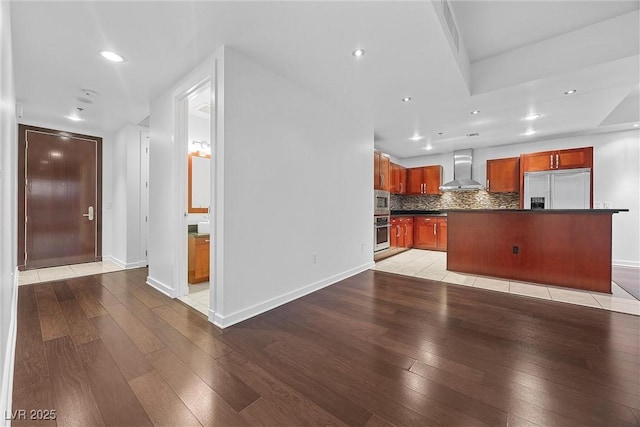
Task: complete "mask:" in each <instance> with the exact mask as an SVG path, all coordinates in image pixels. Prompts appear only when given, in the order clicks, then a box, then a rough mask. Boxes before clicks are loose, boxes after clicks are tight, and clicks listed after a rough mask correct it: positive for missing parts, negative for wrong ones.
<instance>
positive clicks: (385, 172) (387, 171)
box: [380, 153, 391, 191]
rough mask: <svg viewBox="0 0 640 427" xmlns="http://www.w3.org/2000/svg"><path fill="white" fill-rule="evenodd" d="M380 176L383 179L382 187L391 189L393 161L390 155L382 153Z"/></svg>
mask: <svg viewBox="0 0 640 427" xmlns="http://www.w3.org/2000/svg"><path fill="white" fill-rule="evenodd" d="M380 178H381V180H382V182H381V184H380V188H381V189H382V190H387V191H390V190H391V161H390V160H389V157H387V156H386V155H384V154H382V153H380Z"/></svg>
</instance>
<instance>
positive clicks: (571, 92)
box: [564, 89, 577, 95]
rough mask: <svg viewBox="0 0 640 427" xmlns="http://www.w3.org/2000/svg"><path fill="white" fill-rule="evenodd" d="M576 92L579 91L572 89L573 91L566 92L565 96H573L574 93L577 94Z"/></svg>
mask: <svg viewBox="0 0 640 427" xmlns="http://www.w3.org/2000/svg"><path fill="white" fill-rule="evenodd" d="M576 92H577V90H576V89H571V90H568V91H566V92H565V93H564V94H565V95H573V94H574V93H576Z"/></svg>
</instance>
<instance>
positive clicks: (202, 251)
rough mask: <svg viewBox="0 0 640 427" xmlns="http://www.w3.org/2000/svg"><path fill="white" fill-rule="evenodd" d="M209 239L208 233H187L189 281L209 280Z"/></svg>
mask: <svg viewBox="0 0 640 427" xmlns="http://www.w3.org/2000/svg"><path fill="white" fill-rule="evenodd" d="M209 241H210V237H209V235H208V234H198V235H193V234H192V235H189V276H188V279H189V280H188V281H189V283H200V282H206V281H207V280H209V251H210V249H209V248H210V244H209Z"/></svg>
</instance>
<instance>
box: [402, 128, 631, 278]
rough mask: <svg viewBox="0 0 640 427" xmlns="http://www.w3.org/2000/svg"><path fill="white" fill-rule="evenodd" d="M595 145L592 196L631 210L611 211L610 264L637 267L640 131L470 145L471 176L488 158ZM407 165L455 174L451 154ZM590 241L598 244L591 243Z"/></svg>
mask: <svg viewBox="0 0 640 427" xmlns="http://www.w3.org/2000/svg"><path fill="white" fill-rule="evenodd" d="M591 146H592V147H593V163H594V164H593V200H594V202H596V201H610V202H612V206H613V207H614V208H626V209H629V212H621V213H619V214H615V215H613V264H616V265H624V266H631V267H640V131H639V130H630V131H625V132H613V133H605V134H598V135H586V136H576V137H566V138H557V139H550V140H546V141H536V142H531V143H526V144H513V145H504V146H500V147H489V148H480V149H475V150H474V159H473V163H474V166H473V178H474V179H475V180H476V181H478V182H480V183H484V182H485V181H486V162H487V160H488V159H499V158H503V157H515V156H519V155H520V154H522V153H535V152H538V151H547V150H556V149H564V148H578V147H591ZM400 164H401V165H403V166H405V167H416V166H427V165H433V164H440V165H443V166H444V181H445V182H447V181H450V180H452V179H453V153H445V154H439V155H436V156H423V157H414V158H410V159H404V160H401V161H400ZM594 244H596V243H595V242H594Z"/></svg>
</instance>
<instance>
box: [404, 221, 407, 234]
mask: <svg viewBox="0 0 640 427" xmlns="http://www.w3.org/2000/svg"><path fill="white" fill-rule="evenodd" d="M404 235H405V236H406V235H407V224H405V225H404Z"/></svg>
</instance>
